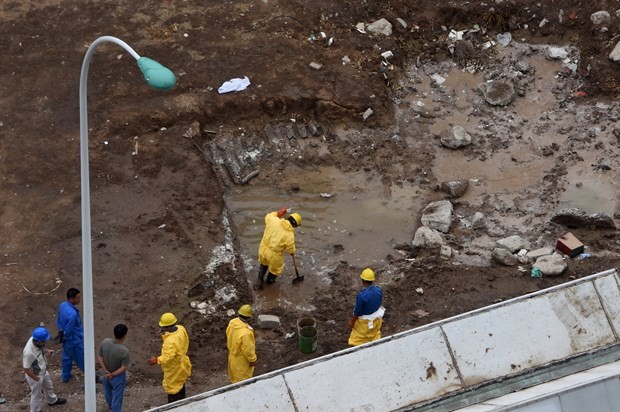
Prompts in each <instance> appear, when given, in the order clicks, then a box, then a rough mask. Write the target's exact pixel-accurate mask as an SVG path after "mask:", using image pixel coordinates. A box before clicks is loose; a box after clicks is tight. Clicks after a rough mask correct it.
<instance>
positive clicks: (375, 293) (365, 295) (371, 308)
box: [349, 268, 385, 346]
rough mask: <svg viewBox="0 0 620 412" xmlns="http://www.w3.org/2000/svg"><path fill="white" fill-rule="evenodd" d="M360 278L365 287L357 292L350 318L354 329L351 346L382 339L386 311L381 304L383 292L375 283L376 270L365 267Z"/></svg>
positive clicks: (350, 340)
mask: <svg viewBox="0 0 620 412" xmlns="http://www.w3.org/2000/svg"><path fill="white" fill-rule="evenodd" d="M360 278H361V281H362V286H363V288H362V290H360V291H359V293H358V294H357V298H356V299H355V309H353V317H352V318H351V319H350V320H349V328H351V329H352V330H351V336H349V345H351V346H357V345H361V344H362V343H367V342H372V341H375V340H377V339H380V338H381V324H382V323H383V314H384V313H385V308H383V307H382V306H381V303H382V301H383V292H382V291H381V288H380V287H379V286H377V285H374V284H373V283H374V281H375V272H373V271H372V269H368V268H367V269H364V270H363V271H362V274H361V275H360Z"/></svg>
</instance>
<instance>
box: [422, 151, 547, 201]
mask: <svg viewBox="0 0 620 412" xmlns="http://www.w3.org/2000/svg"><path fill="white" fill-rule="evenodd" d="M516 153H519V152H518V151H517V150H516V149H512V151H511V152H510V153H497V154H495V155H493V157H491V158H488V159H487V160H485V161H481V160H479V159H473V160H469V159H467V158H465V157H463V154H462V153H461V152H459V151H452V150H445V151H444V152H443V153H442V154H441V156H438V157H437V158H435V161H434V162H433V174H434V175H435V176H436V177H437V179H438V180H439V181H440V182H445V181H450V180H460V179H474V180H477V182H478V184H477V185H476V186H475V188H476V190H468V191H467V193H466V194H465V196H464V197H463V199H464V200H473V199H475V198H477V197H478V196H479V195H480V194H484V193H490V194H492V193H502V192H505V191H510V192H516V191H518V190H521V189H524V188H527V187H530V186H535V185H537V184H538V182H540V181H541V180H542V178H543V177H544V175H545V171H546V170H547V169H548V168H549V167H551V166H550V165H549V164H548V163H547V162H546V161H545V160H544V159H541V158H535V159H534V160H531V161H527V162H522V163H517V162H513V161H512V159H511V157H513V156H515V154H516ZM517 158H524V159H525V158H527V157H526V156H525V153H524V155H523V156H518V154H517Z"/></svg>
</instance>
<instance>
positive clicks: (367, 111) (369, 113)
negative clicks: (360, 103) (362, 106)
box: [362, 107, 375, 121]
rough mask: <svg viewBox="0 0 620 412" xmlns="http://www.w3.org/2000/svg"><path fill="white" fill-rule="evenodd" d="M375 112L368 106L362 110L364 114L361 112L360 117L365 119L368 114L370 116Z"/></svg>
mask: <svg viewBox="0 0 620 412" xmlns="http://www.w3.org/2000/svg"><path fill="white" fill-rule="evenodd" d="M374 113H375V112H374V111H373V110H372V109H371V108H370V107H369V108H368V109H366V111H365V112H364V114H362V119H363V120H364V121H366V119H368V118H369V117H370V116H372V115H373V114H374Z"/></svg>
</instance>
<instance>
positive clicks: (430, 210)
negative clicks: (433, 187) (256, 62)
mask: <svg viewBox="0 0 620 412" xmlns="http://www.w3.org/2000/svg"><path fill="white" fill-rule="evenodd" d="M452 210H453V206H452V203H450V201H448V200H439V201H437V202H432V203H429V204H428V205H427V206H426V207H425V208H424V210H422V219H421V220H422V224H423V225H424V226H426V227H428V228H431V229H435V230H438V231H440V232H442V233H448V231H449V230H450V225H451V224H452Z"/></svg>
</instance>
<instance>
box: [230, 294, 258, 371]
mask: <svg viewBox="0 0 620 412" xmlns="http://www.w3.org/2000/svg"><path fill="white" fill-rule="evenodd" d="M238 313H239V316H238V317H236V318H234V319H232V320H231V321H230V322H229V323H228V327H227V328H226V345H227V346H228V377H229V378H230V382H231V383H236V382H240V381H243V380H245V379H250V378H251V377H252V376H253V375H254V365H256V343H255V341H254V329H252V327H251V326H250V325H249V323H250V322H251V320H252V306H250V305H243V306H241V308H239V311H238Z"/></svg>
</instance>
